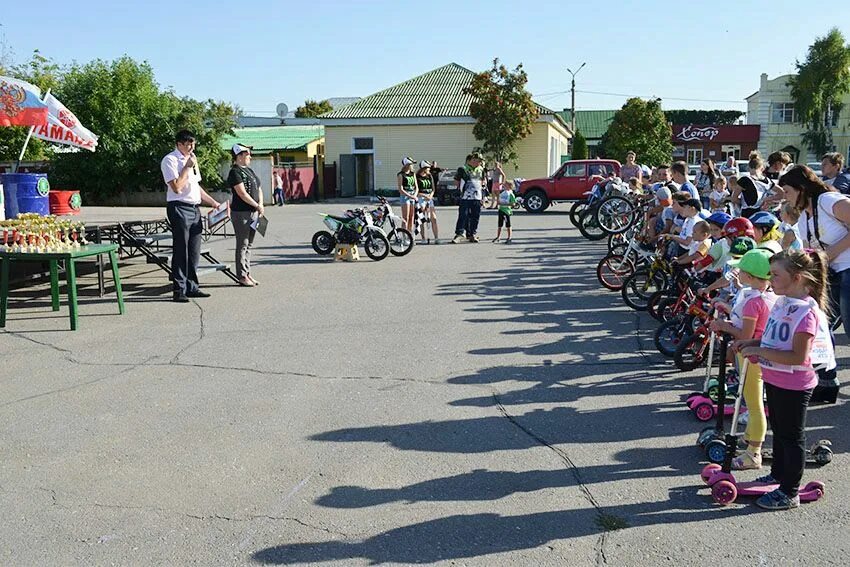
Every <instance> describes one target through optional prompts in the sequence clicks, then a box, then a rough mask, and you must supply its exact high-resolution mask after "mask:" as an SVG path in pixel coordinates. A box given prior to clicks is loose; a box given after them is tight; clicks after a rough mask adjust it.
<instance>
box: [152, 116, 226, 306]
mask: <svg viewBox="0 0 850 567" xmlns="http://www.w3.org/2000/svg"><path fill="white" fill-rule="evenodd" d="M175 142H176V144H177V147H176V148H175V150H174V151H173V152H171V153H170V154H168V155H167V156H165V157H164V158H162V162H160V169H161V170H162V178H163V180H164V181H165V184H166V186H167V190H166V201H167V205H166V215H167V217H168V224H170V225H171V238H172V256H171V281H172V290H173V293H174V296H173V299H174V301H176V302H178V303H188V302H189V298H191V297H209V296H210V294H208V293H206V292H204V291H201V288H200V287H199V285H198V263H199V262H200V261H201V233H202V232H203V226H202V225H201V211H200V208H199V206H200V204H201V203H204V204H206V205H210V206H211V207H218V201H216V200H215V199H213V198H212V197H210V196H209V194H208V193H207V192H206V191H204V189H203V187H201V173H200V170H199V169H198V160H197V158H196V157H195V136H194V135H193V134H192V133H191V132H190V131H188V130H180V131H179V132H177V135H176V136H175Z"/></svg>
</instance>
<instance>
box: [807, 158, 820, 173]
mask: <svg viewBox="0 0 850 567" xmlns="http://www.w3.org/2000/svg"><path fill="white" fill-rule="evenodd" d="M806 165H807V166H809V167H810V168H811V170H812V171H814V172H815V175H817V176H818V177H823V170H822V169H821V164H820V162H819V161H810V162H808V163H807V164H806Z"/></svg>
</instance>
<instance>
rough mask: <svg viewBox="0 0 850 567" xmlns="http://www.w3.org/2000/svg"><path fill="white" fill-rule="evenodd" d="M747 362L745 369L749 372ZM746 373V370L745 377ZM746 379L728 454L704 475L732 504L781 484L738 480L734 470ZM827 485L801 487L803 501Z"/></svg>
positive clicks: (716, 494)
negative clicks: (721, 462) (733, 472)
mask: <svg viewBox="0 0 850 567" xmlns="http://www.w3.org/2000/svg"><path fill="white" fill-rule="evenodd" d="M746 366H747V365H746V364H744V368H743V369H742V372H746ZM744 377H746V374H744V376H743V377H742V378H744ZM743 389H744V380H743V379H742V380H741V381H740V383H739V385H738V399H737V400H735V409H734V414H733V417H732V430H731V431H730V432H729V434H728V435H727V436H726V458H725V459H724V460H723V465H722V466H721V465H718V464H715V463H710V464H708V465H706V466H705V467H704V468H703V469H702V472H701V473H700V476H702V480H703V481H704V482H705V483H706V484H708V485H709V486H710V487H711V497H712V498H714V501H715V502H717V503H718V504H723V505H724V506H725V505H727V504H731V503H732V502H734V501H735V499H736V498H738V496H756V497H758V496H762V495H764V494H767V493H769V492H773V491H774V490H776V489H777V488H779V484H778V483H775V484H763V483H759V482H738V481H737V480H735V476H734V475H733V474H732V460H733V459H734V458H735V453H736V452H737V449H738V435H737V433H738V417H739V416H740V409H741V399H742V398H743V397H744V392H743ZM825 490H826V487H825V486H824V484H823V483H822V482H820V481H817V480H815V481H812V482H810V483H808V484H806V485H805V486H803V487H801V488H800V490H799V492H798V495H799V497H800V502H814V501H815V500H819V499H820V498H821V497H822V496H823V494H824V492H825Z"/></svg>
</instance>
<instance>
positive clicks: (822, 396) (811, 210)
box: [779, 165, 850, 403]
mask: <svg viewBox="0 0 850 567" xmlns="http://www.w3.org/2000/svg"><path fill="white" fill-rule="evenodd" d="M779 185H780V187H782V190H783V191H784V192H785V198H786V199H787V200H788V202H789V203H791V204H792V205H794V207H795V208H796V209H797V210H799V211H800V220H799V221H798V223H797V226H798V227H799V228H800V236H801V237H802V239H803V243H804V245H806V246H808V247H810V248H814V249H820V250H823V251H824V252H825V253H826V255H827V257H828V258H829V297H830V307H831V311H832V313H831V317H832V318H833V320H834V319H835V317H836V316H838V315H840V316H841V321H842V324H843V326H844V332H845V334H846V335H847V336H848V337H850V229H849V228H848V227H850V197H847V196H846V195H843V194H841V193H839V192H838V191H836V190H835V189H833V188H832V187H829V186H828V185H826V184H825V183H824V182H823V181H821V179H820V178H818V176H817V175H815V172H814V171H812V170H811V169H809V168H808V167H806V166H805V165H795V166H794V167H792V168H791V169H789V170H788V172H787V173H785V175H783V176H782V177H780V178H779ZM818 376H819V381H818V387H817V388H815V392H814V394H813V395H812V401H821V402H828V403H834V402H835V398H836V396H837V395H838V387H839V382H838V379H837V378H836V377H835V371H834V370H833V371H826V372H819V373H818Z"/></svg>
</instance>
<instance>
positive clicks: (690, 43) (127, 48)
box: [0, 0, 850, 114]
mask: <svg viewBox="0 0 850 567" xmlns="http://www.w3.org/2000/svg"><path fill="white" fill-rule="evenodd" d="M695 4H696V3H692V2H688V1H684V2H683V1H678V2H666V1H657V0H647V1H641V2H634V1H632V2H605V1H594V2H573V1H561V2H557V1H549V0H538V1H536V2H528V3H520V2H515V1H514V2H509V1H502V0H491V1H487V2H475V1H469V2H467V1H463V0H455V1H446V0H435V1H432V2H405V1H402V0H396V1H385V0H375V1H368V0H367V1H354V2H351V1H347V2H343V1H330V0H314V1H312V2H303V1H302V2H283V1H281V2H272V1H266V0H255V1H253V2H245V3H242V4H239V3H235V2H221V1H220V0H211V1H208V2H203V3H201V2H194V1H187V2H183V3H178V2H173V1H172V2H162V1H160V0H153V1H146V2H139V3H134V4H133V5H132V6H127V5H124V3H121V2H106V1H104V0H91V1H86V0H79V1H77V2H70V1H64V2H56V1H53V0H47V1H42V2H39V4H38V10H37V11H35V12H33V11H30V10H7V11H5V13H4V14H2V15H0V24H2V27H0V32H2V34H3V35H4V36H5V41H6V43H7V45H8V46H9V47H11V49H12V50H13V55H14V58H15V59H16V60H18V61H21V60H25V59H27V58H28V57H29V55H30V53H31V52H32V50H33V49H40V50H41V52H42V53H43V54H45V55H47V56H49V57H52V58H53V59H55V60H57V61H58V62H59V63H70V62H72V61H77V62H86V61H89V60H91V59H95V58H101V59H113V58H116V57H119V56H121V55H123V54H128V55H130V56H132V57H134V58H136V59H139V60H147V61H149V62H150V63H151V65H152V66H153V68H154V70H155V72H156V76H157V80H158V81H159V83H160V84H161V85H163V86H166V87H169V86H170V87H172V88H173V89H174V90H175V91H176V92H177V93H178V94H180V95H188V96H191V97H194V98H198V99H205V98H213V99H217V100H225V101H228V102H232V103H235V104H237V105H239V106H240V107H241V108H242V109H244V110H245V111H246V113H248V114H257V113H266V114H273V111H274V108H275V105H276V104H277V103H278V102H286V103H287V104H288V105H289V106H290V108H295V106H297V105H298V104H301V103H302V102H303V101H304V99H305V98H315V99H322V98H327V97H334V96H364V95H367V94H370V93H372V92H375V91H377V90H380V89H382V88H385V87H388V86H391V85H393V84H395V83H397V82H400V81H402V80H404V79H407V78H410V77H412V76H415V75H418V74H420V73H423V72H425V71H428V70H430V69H434V68H436V67H439V66H441V65H444V64H446V63H449V62H456V63H459V64H461V65H463V66H465V67H468V68H470V69H473V70H481V69H484V68H486V67H488V66H489V64H490V62H491V61H492V59H493V58H494V57H499V58H500V59H501V60H502V61H504V62H505V63H506V64H508V65H509V66H511V67H513V66H514V65H516V64H517V63H520V62H522V63H523V64H524V67H525V69H526V71H527V72H528V75H529V79H530V80H529V89H530V90H531V92H532V93H533V94H534V95H535V99H536V100H537V101H538V102H540V103H541V104H544V105H546V106H549V107H550V108H555V109H561V108H565V107H568V106H569V104H570V97H569V93H568V92H564V91H568V90H569V75H568V74H567V72H566V68H567V67H571V68H572V69H575V68H576V67H577V66H578V65H580V64H581V63H582V62H587V66H586V67H585V68H584V69H583V70H582V71H581V73H580V74H579V75H578V77H577V89H578V90H579V91H589V92H579V93H578V94H577V100H576V106H577V108H579V109H604V108H619V107H620V106H621V105H622V104H623V102H624V101H625V97H624V96H619V95H633V96H634V95H637V96H650V95H655V96H660V97H661V98H662V99H664V106H665V108H695V109H696V108H734V109H741V110H744V109H745V108H746V106H745V104H744V102H743V98H744V97H746V96H748V95H749V94H751V93H752V92H754V91H755V90H757V89H758V82H759V75H760V74H761V73H762V72H765V73H768V75H769V76H770V77H771V78H773V77H775V76H777V75H780V74H785V73H789V72H792V71H793V69H794V60H795V59H797V58H802V57H804V56H805V53H806V49H807V47H808V46H809V45H810V44H811V43H812V41H813V40H814V39H815V37H816V36H819V35H824V34H825V33H826V32H827V30H828V29H829V28H830V27H832V26H834V25H837V26H838V27H839V29H841V30H842V31H843V32H844V34H845V36H847V37H848V38H850V24H848V22H850V3H840V2H839V3H835V2H833V3H829V4H827V3H826V2H823V3H817V2H812V3H799V2H786V1H784V0H774V1H773V2H767V1H761V0H759V1H748V2H722V1H720V2H713V3H712V4H711V6H712V8H711V10H710V11H709V10H706V8H705V7H704V6H705V5H706V4H705V3H700V4H699V6H696V5H695ZM638 6H640V8H639V9H637V8H636V7H638ZM691 6H694V7H691ZM819 6H820V7H819ZM827 6H829V8H827ZM34 14H38V15H39V16H37V17H34ZM600 93H614V95H618V96H614V95H609V94H600ZM677 98H678V99H694V100H674V99H677ZM721 101H722V102H721ZM727 101H728V102H727ZM736 101H737V102H736Z"/></svg>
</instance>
